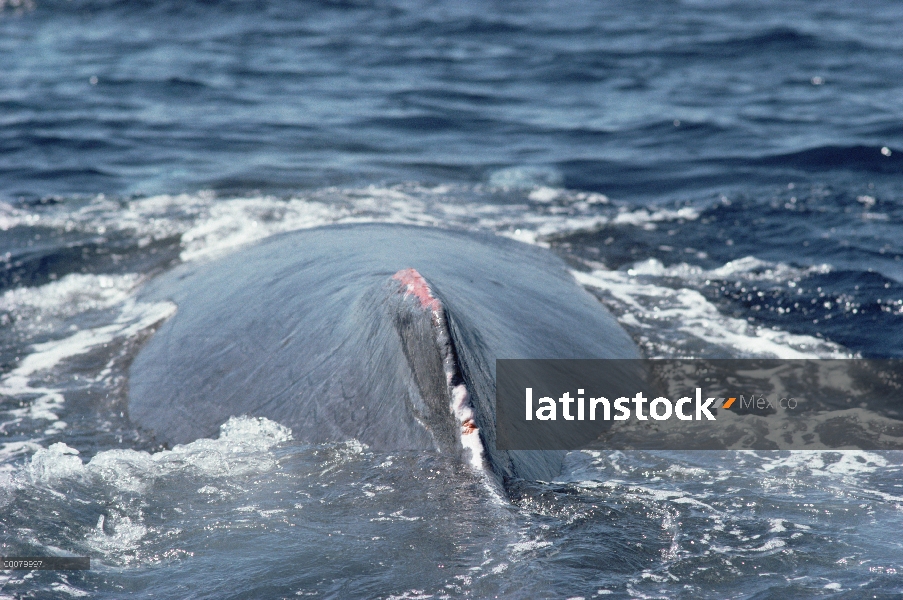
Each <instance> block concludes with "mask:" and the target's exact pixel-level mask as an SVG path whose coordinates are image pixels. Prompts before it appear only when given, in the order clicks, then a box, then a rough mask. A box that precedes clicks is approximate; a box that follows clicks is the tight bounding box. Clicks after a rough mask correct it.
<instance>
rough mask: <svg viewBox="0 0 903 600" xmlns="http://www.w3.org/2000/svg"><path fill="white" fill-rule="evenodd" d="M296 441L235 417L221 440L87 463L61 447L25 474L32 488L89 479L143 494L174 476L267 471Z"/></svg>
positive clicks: (259, 421)
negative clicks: (277, 452)
mask: <svg viewBox="0 0 903 600" xmlns="http://www.w3.org/2000/svg"><path fill="white" fill-rule="evenodd" d="M291 439H292V434H291V430H290V429H289V428H288V427H285V426H283V425H280V424H279V423H276V422H274V421H270V420H268V419H265V418H263V417H257V418H255V417H246V416H245V417H232V418H230V419H229V421H227V422H226V423H224V424H223V425H222V426H221V427H220V435H219V437H218V438H217V439H209V438H201V439H198V440H195V441H193V442H191V443H190V444H184V445H178V446H176V447H174V448H173V449H172V450H163V451H160V452H155V453H149V452H143V451H138V450H106V451H103V452H99V453H97V454H96V455H95V456H94V457H93V458H92V459H91V460H90V461H89V462H87V463H85V462H83V461H82V460H81V458H80V457H79V452H78V450H76V449H74V448H70V447H69V446H67V445H66V444H64V443H62V442H57V443H55V444H52V445H51V446H50V447H48V448H42V449H40V450H38V451H37V452H35V454H34V455H33V456H32V457H31V459H30V460H29V461H28V463H27V465H26V466H25V467H24V471H23V473H24V476H25V478H26V479H27V481H30V482H32V483H40V484H54V483H55V482H57V481H60V480H63V479H69V478H82V479H85V478H90V479H91V480H92V481H95V480H96V481H98V482H103V483H105V484H108V485H111V486H113V487H115V488H117V489H120V490H123V491H131V492H142V491H144V490H145V489H146V488H147V487H148V486H149V485H151V484H152V483H153V481H154V480H155V479H156V478H159V477H163V476H165V475H169V474H172V473H178V472H191V473H195V474H197V475H200V476H204V477H226V476H236V475H243V474H246V473H259V472H265V471H268V470H270V469H272V468H274V466H275V465H276V461H275V458H274V457H273V456H272V455H271V453H270V452H269V450H270V449H271V448H272V447H274V446H276V445H278V444H281V443H283V442H286V441H289V440H291Z"/></svg>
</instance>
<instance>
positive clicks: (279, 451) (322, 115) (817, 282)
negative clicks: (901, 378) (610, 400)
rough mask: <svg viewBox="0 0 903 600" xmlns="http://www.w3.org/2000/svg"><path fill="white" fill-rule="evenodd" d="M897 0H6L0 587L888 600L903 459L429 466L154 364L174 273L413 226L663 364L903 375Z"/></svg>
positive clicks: (895, 571) (617, 459) (779, 457)
mask: <svg viewBox="0 0 903 600" xmlns="http://www.w3.org/2000/svg"><path fill="white" fill-rule="evenodd" d="M901 22H903V5H900V4H899V3H897V2H892V1H890V0H880V1H876V2H872V3H869V4H868V5H867V6H866V5H856V4H854V3H850V2H845V1H844V2H842V1H839V0H825V1H823V2H819V3H811V2H796V1H784V2H772V1H762V2H757V3H739V2H730V1H717V0H710V1H703V0H698V1H683V2H678V1H651V2H623V3H590V2H569V1H567V0H565V1H558V2H546V3H543V2H518V1H514V2H505V3H496V2H479V3H477V2H465V1H456V2H428V1H425V0H424V1H409V2H405V1H400V0H399V1H389V0H385V1H383V0H374V1H366V0H360V1H354V0H351V1H344V2H343V1H338V0H336V1H321V2H303V3H302V2H297V3H296V2H288V1H286V0H272V1H263V0H261V1H252V0H248V1H244V2H239V1H237V0H236V1H209V2H194V1H190V0H189V1H186V0H181V1H178V2H177V1H175V0H154V1H145V0H141V1H130V2H125V1H119V0H0V56H2V60H0V258H2V261H0V554H2V555H4V556H12V555H19V556H22V555H49V554H57V553H66V554H77V555H90V556H91V557H92V569H91V570H90V571H87V572H50V571H44V572H32V573H27V572H5V573H0V597H3V598H7V597H8V598H60V597H92V598H94V597H96V598H123V597H136V598H144V597H162V598H293V597H304V596H312V597H334V598H348V597H366V598H411V599H413V598H446V597H449V598H455V597H474V598H484V597H487V598H491V597H496V596H497V597H500V598H535V597H550V598H576V597H582V598H595V597H612V598H756V599H764V598H782V599H784V598H812V597H826V598H827V597H832V598H898V597H900V596H901V595H903V546H901V543H900V538H901V536H900V532H901V531H903V477H901V464H903V454H901V453H899V452H851V451H845V452H780V453H778V452H772V453H769V452H743V453H739V452H734V453H728V452H724V453H715V452H572V453H570V454H569V455H568V457H567V460H566V465H565V467H566V468H565V470H564V472H563V473H562V475H561V477H559V478H558V479H557V480H555V481H552V482H529V481H523V482H516V483H515V484H513V485H512V486H511V488H510V489H509V490H508V491H509V496H510V498H508V499H504V500H503V499H500V498H499V497H498V496H495V495H493V494H491V493H488V491H487V490H486V488H485V486H483V485H482V484H481V482H480V480H479V479H478V478H477V477H475V476H474V475H473V473H472V472H471V471H470V470H469V469H468V468H466V466H465V465H461V464H459V463H458V462H457V461H455V460H451V459H450V458H448V457H443V456H437V455H433V454H429V453H380V452H373V451H371V450H370V449H369V448H367V447H366V446H364V445H362V444H360V443H359V442H357V441H355V440H349V441H347V442H343V443H335V444H322V445H310V444H304V443H302V442H300V441H297V440H294V439H292V436H291V432H290V431H288V430H287V429H286V428H285V427H284V426H283V425H282V424H280V423H276V422H272V421H267V420H260V419H255V418H250V417H241V416H238V415H236V418H235V419H233V420H231V421H229V422H228V423H227V424H225V425H224V426H223V428H222V431H221V432H220V434H219V436H218V437H215V438H210V439H208V438H204V439H200V440H197V441H195V442H192V443H190V444H187V445H183V446H176V447H173V448H169V447H164V446H161V445H160V444H158V443H157V442H156V441H155V440H154V439H153V438H152V437H151V436H150V435H149V434H148V433H147V432H144V431H142V430H140V429H138V428H136V427H135V426H134V425H133V424H132V423H131V422H130V421H129V419H128V411H127V408H128V396H127V394H128V380H127V372H128V365H129V364H130V362H131V359H132V358H133V357H134V356H135V354H136V352H137V351H138V349H140V347H141V345H142V344H143V343H144V342H145V341H146V340H147V339H148V338H149V336H150V335H152V333H153V331H154V329H155V327H156V326H157V325H158V324H159V323H161V322H162V321H163V320H164V319H166V318H168V317H169V316H171V315H172V314H173V312H174V310H175V307H174V306H173V305H172V304H170V303H166V302H148V301H144V300H141V299H140V298H139V292H140V290H141V289H142V286H143V285H144V284H145V283H146V282H147V281H148V280H150V279H152V278H153V277H154V276H156V275H158V274H160V273H163V272H165V271H167V270H168V269H171V268H173V267H174V266H176V265H178V264H181V263H185V262H192V261H204V260H208V259H210V258H214V257H216V256H222V255H224V254H226V253H228V252H230V251H232V250H235V249H238V248H241V247H243V246H246V245H248V244H251V243H253V242H254V241H256V240H261V239H264V238H266V237H268V236H271V235H273V234H276V233H280V232H284V231H291V230H296V229H301V228H308V227H316V226H319V225H325V224H332V223H354V222H373V221H378V222H390V223H406V224H414V225H429V226H435V227H443V228H450V229H464V230H475V231H484V232H485V231H488V232H494V233H497V234H498V235H502V236H508V237H512V238H515V239H518V240H521V241H524V242H527V243H532V244H538V245H541V246H545V247H548V248H551V249H552V250H553V251H554V252H556V253H558V254H559V255H561V256H562V257H564V258H565V260H566V261H567V263H568V264H569V265H570V268H571V269H572V270H573V273H574V276H575V278H576V279H577V281H578V282H579V283H580V284H581V285H583V286H585V287H586V288H587V289H588V290H590V291H591V292H592V293H594V294H595V295H596V296H597V297H598V298H599V300H600V302H602V303H603V304H604V305H605V306H606V307H608V308H609V310H611V312H612V313H613V314H614V315H615V316H616V317H617V318H618V320H619V322H620V323H621V324H622V325H623V327H624V328H625V329H626V330H627V332H628V333H629V334H630V335H631V336H632V337H633V338H634V340H635V341H636V342H637V344H638V345H639V346H640V348H641V349H642V350H643V352H644V353H645V355H646V356H648V357H712V358H714V357H760V356H761V357H785V358H799V357H854V356H861V357H877V358H887V357H901V356H903V258H901V257H903V236H901V231H903V227H901V223H903V102H901V98H903V79H901V78H900V73H901V68H903V58H901V57H903V38H901V37H900V35H899V27H900V26H899V24H900V23H901Z"/></svg>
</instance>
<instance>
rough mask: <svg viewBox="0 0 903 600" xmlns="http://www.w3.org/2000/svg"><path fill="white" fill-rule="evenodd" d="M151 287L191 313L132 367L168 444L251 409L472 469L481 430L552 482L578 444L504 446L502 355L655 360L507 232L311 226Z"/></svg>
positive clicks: (136, 394)
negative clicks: (498, 429) (498, 386)
mask: <svg viewBox="0 0 903 600" xmlns="http://www.w3.org/2000/svg"><path fill="white" fill-rule="evenodd" d="M142 297H143V298H144V299H149V300H164V299H165V300H171V301H173V302H175V303H176V305H177V306H178V310H177V312H176V314H175V315H174V316H173V317H171V318H170V319H169V320H168V321H166V322H165V323H163V324H162V326H161V327H160V328H159V330H158V331H157V332H156V333H155V334H154V336H153V337H152V338H151V339H150V341H149V342H148V343H147V344H146V345H145V346H144V348H142V350H141V351H140V352H139V353H138V355H137V356H136V357H135V360H134V361H133V363H132V365H131V367H130V373H129V416H130V418H131V419H132V421H133V422H135V423H136V424H138V425H139V426H140V427H143V428H145V429H148V430H151V431H152V432H153V433H154V435H155V436H156V438H157V439H158V440H159V441H161V442H165V443H168V444H179V443H186V442H190V441H192V440H194V439H197V438H200V437H209V436H213V435H215V434H216V432H217V431H218V428H219V426H220V425H221V424H222V423H224V422H225V421H226V420H228V418H229V417H230V416H233V415H236V416H237V415H251V416H260V417H266V418H268V419H272V420H274V421H277V422H279V423H282V424H283V425H286V426H288V427H291V428H292V431H293V434H294V436H295V438H296V439H300V440H303V441H309V442H311V443H319V442H328V441H344V440H348V439H352V438H355V439H357V440H359V441H361V442H362V443H365V444H367V445H369V446H370V448H371V449H372V450H377V451H378V450H404V449H410V450H432V451H441V452H458V453H460V454H461V457H462V459H468V458H469V459H470V460H471V462H474V460H475V459H474V457H473V453H474V450H472V449H471V450H468V449H467V446H468V444H467V443H466V442H468V441H473V440H478V442H479V444H481V449H482V450H483V457H482V459H481V460H482V464H483V465H484V466H485V467H486V471H487V472H490V473H494V474H495V476H497V480H498V481H500V482H503V481H507V480H508V479H509V478H523V479H533V480H545V481H548V480H550V479H552V478H554V477H555V476H556V475H557V474H558V473H559V471H560V468H561V460H562V457H563V455H564V452H557V451H504V450H498V449H496V448H495V427H494V423H495V403H494V398H495V360H496V359H497V358H637V357H639V352H638V350H637V348H636V346H635V345H634V343H633V342H632V341H631V339H630V338H629V337H628V336H627V334H626V333H625V332H624V331H623V329H621V327H620V326H619V325H618V324H617V322H616V321H615V319H614V318H613V317H612V316H611V315H610V314H609V313H608V312H607V311H606V310H605V308H604V307H603V306H602V305H601V304H600V303H599V302H598V301H597V300H596V299H595V298H594V297H592V295H590V294H589V293H588V292H587V291H586V290H584V289H583V288H581V287H580V286H578V285H577V284H576V282H575V281H574V280H573V277H572V276H571V275H570V274H569V273H568V272H567V270H566V268H565V265H564V263H563V262H562V261H561V260H560V259H559V258H558V257H556V256H555V255H554V254H552V253H551V252H549V251H547V250H543V249H541V248H537V247H534V246H529V245H526V244H522V243H519V242H516V241H513V240H510V239H506V238H501V237H498V236H493V235H479V234H473V233H460V232H452V231H446V230H439V229H431V228H424V227H412V226H400V225H379V224H356V225H340V226H328V227H322V228H317V229H309V230H302V231H297V232H291V233H287V234H282V235H279V236H274V237H272V238H269V239H267V240H265V241H263V242H262V243H260V244H258V245H256V246H253V247H250V248H247V249H243V250H240V251H237V252H235V253H233V254H231V255H228V256H226V257H224V258H221V259H219V260H216V261H213V262H209V263H205V264H186V265H182V266H180V267H178V268H176V269H174V270H173V271H171V272H169V273H167V274H165V275H163V276H161V277H160V278H158V279H156V280H154V281H152V282H151V283H150V284H149V285H148V287H147V289H146V290H145V291H144V292H143V293H142ZM475 435H476V436H478V437H472V436H475ZM471 445H472V444H471ZM468 452H470V454H468Z"/></svg>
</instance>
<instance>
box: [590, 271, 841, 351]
mask: <svg viewBox="0 0 903 600" xmlns="http://www.w3.org/2000/svg"><path fill="white" fill-rule="evenodd" d="M573 275H574V277H575V278H576V279H577V281H578V282H579V283H581V284H582V285H584V286H587V287H590V288H595V289H597V290H599V291H600V292H601V293H602V294H603V295H604V297H605V298H607V299H609V300H611V304H610V305H611V306H612V307H613V308H614V309H615V312H616V314H617V316H618V319H619V320H620V321H621V323H622V324H623V325H624V326H625V327H626V328H627V329H628V330H630V331H631V332H632V333H633V334H634V336H635V337H639V338H641V341H646V342H647V344H646V346H647V348H646V349H647V352H648V351H650V350H651V354H652V355H651V356H650V358H653V357H656V354H657V353H658V356H659V357H666V358H675V357H679V358H724V357H744V358H846V357H849V356H850V353H849V352H848V351H846V350H845V349H844V348H842V347H841V346H839V345H837V344H833V343H831V342H827V341H825V340H821V339H819V338H815V337H812V336H807V335H797V334H792V333H788V332H786V331H781V330H779V329H773V328H770V327H763V326H756V325H752V324H750V323H748V322H746V321H744V320H741V319H737V318H734V317H729V316H727V315H724V314H722V313H721V312H720V311H719V310H718V309H717V307H716V306H715V305H714V304H712V303H711V302H709V301H708V300H707V299H706V298H705V296H703V295H702V294H701V293H699V292H698V291H696V290H693V289H690V288H684V287H681V288H676V289H675V288H673V287H666V286H664V285H660V284H658V283H656V282H654V281H651V280H649V279H648V278H644V277H642V276H641V275H642V274H641V273H638V272H635V271H634V272H631V271H626V272H625V271H605V270H601V269H598V270H595V271H592V272H590V273H585V272H581V271H573Z"/></svg>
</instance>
